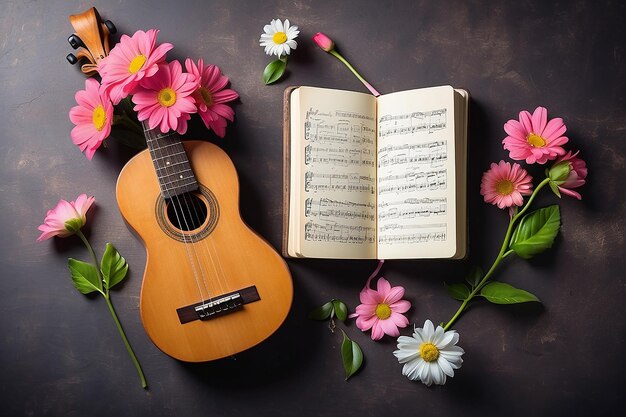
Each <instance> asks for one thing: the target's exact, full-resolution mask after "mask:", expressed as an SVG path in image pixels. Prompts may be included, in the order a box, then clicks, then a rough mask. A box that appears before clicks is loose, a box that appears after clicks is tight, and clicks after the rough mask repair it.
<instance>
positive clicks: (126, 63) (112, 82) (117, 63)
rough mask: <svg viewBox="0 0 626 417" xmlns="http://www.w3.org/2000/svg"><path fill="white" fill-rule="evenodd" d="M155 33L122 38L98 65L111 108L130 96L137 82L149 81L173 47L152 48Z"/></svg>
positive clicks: (140, 31) (153, 46)
mask: <svg viewBox="0 0 626 417" xmlns="http://www.w3.org/2000/svg"><path fill="white" fill-rule="evenodd" d="M158 33H159V31H158V30H156V29H150V30H148V31H147V32H144V31H143V30H138V31H137V32H135V34H134V35H133V36H132V38H131V37H128V35H122V37H121V39H120V41H119V43H118V44H117V45H115V47H113V49H111V52H109V56H107V57H106V58H104V59H102V60H100V62H99V63H98V72H99V73H100V76H102V85H103V86H104V88H105V91H106V92H107V94H108V95H109V97H110V98H111V101H113V104H118V103H119V102H120V100H122V99H123V98H124V97H126V96H128V95H129V94H133V92H134V90H135V88H136V87H137V86H138V85H139V82H140V81H141V80H143V79H145V78H149V77H152V76H153V75H154V74H155V73H156V72H157V71H158V69H159V63H161V62H163V61H164V60H165V54H166V53H167V51H169V50H170V49H172V48H173V47H174V46H173V45H172V44H170V43H163V44H161V45H159V46H156V38H157V34H158Z"/></svg>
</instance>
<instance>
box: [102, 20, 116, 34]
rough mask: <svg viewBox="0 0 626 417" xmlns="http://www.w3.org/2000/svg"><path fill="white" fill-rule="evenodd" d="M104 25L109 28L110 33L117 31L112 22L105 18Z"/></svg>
mask: <svg viewBox="0 0 626 417" xmlns="http://www.w3.org/2000/svg"><path fill="white" fill-rule="evenodd" d="M104 26H106V27H107V29H108V30H109V33H110V34H115V33H116V32H117V28H116V27H115V25H114V24H113V22H111V21H110V20H105V21H104Z"/></svg>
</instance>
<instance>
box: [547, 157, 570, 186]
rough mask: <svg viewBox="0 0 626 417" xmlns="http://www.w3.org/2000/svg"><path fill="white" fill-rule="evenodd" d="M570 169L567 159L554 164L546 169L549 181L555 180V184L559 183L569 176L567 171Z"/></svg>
mask: <svg viewBox="0 0 626 417" xmlns="http://www.w3.org/2000/svg"><path fill="white" fill-rule="evenodd" d="M571 170H572V166H571V165H570V163H569V162H568V161H562V162H559V163H558V164H554V165H553V166H552V168H550V169H549V170H548V177H550V181H552V182H555V183H556V185H561V184H563V183H564V182H565V180H567V177H569V173H570V171H571Z"/></svg>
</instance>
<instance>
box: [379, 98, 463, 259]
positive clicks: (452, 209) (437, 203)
mask: <svg viewBox="0 0 626 417" xmlns="http://www.w3.org/2000/svg"><path fill="white" fill-rule="evenodd" d="M377 147H378V161H377V164H378V203H377V204H378V213H377V217H378V258H380V259H393V258H401V259H407V258H448V257H453V256H454V255H455V253H456V246H457V245H456V230H457V224H456V222H457V220H456V201H455V196H456V170H455V116H454V89H453V88H452V87H449V86H444V87H433V88H425V89H419V90H410V91H402V92H399V93H393V94H388V95H384V96H380V97H379V98H378V144H377Z"/></svg>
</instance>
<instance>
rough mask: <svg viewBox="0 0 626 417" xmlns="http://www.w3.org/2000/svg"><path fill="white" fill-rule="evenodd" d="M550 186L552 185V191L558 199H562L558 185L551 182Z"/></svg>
mask: <svg viewBox="0 0 626 417" xmlns="http://www.w3.org/2000/svg"><path fill="white" fill-rule="evenodd" d="M548 184H549V185H550V189H551V190H552V192H553V193H554V194H556V196H557V197H559V198H561V192H560V191H559V186H558V185H556V183H555V182H554V181H550V182H549V183H548Z"/></svg>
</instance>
